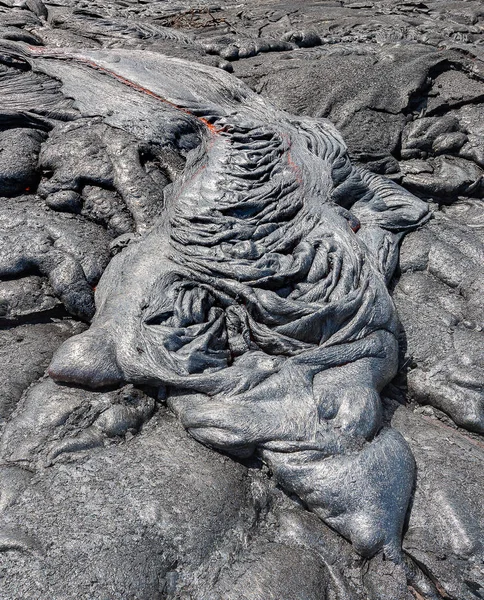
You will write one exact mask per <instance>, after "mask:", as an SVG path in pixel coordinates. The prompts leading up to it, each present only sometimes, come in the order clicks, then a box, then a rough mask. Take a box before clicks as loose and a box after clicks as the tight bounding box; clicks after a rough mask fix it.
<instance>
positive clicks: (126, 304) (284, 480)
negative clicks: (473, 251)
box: [5, 44, 428, 562]
mask: <svg viewBox="0 0 484 600" xmlns="http://www.w3.org/2000/svg"><path fill="white" fill-rule="evenodd" d="M15 48H17V49H15ZM5 51H6V52H10V53H15V52H17V58H18V59H19V60H28V61H29V62H30V63H31V64H32V66H33V68H34V69H35V70H36V71H39V72H43V73H46V74H47V75H49V76H51V77H54V78H56V79H58V80H60V81H61V82H62V84H63V90H64V92H65V93H66V94H67V95H68V96H71V97H74V99H76V100H77V99H78V100H79V102H81V103H82V105H83V106H84V108H88V109H92V112H93V114H95V109H96V102H97V101H98V99H97V98H96V94H95V90H96V85H97V84H98V82H99V78H109V79H111V80H113V81H115V82H116V85H115V90H116V94H117V95H118V100H119V103H118V104H120V105H122V102H123V96H124V95H125V94H127V93H128V90H129V93H132V92H133V90H134V91H136V92H137V93H138V94H139V95H140V96H141V97H149V98H150V99H151V100H152V99H154V100H156V101H157V102H158V103H159V114H160V115H161V116H162V118H163V119H164V120H167V119H168V120H169V119H170V116H172V117H173V118H175V117H176V119H178V120H179V121H180V122H182V123H183V126H184V127H188V128H191V129H192V130H193V131H194V132H195V133H196V137H197V140H198V141H197V143H196V144H195V145H194V147H193V149H192V150H191V151H190V152H189V153H188V155H187V161H186V165H185V167H184V169H183V172H182V173H181V174H180V175H179V176H178V177H177V178H175V179H174V181H173V182H172V183H170V184H168V185H167V186H166V187H165V188H164V193H163V201H162V204H161V205H157V206H153V207H149V210H147V207H146V206H133V207H132V209H133V210H132V212H133V216H134V218H135V221H136V211H137V210H138V211H139V212H140V213H142V214H143V215H145V217H146V215H148V217H146V218H145V221H144V222H143V226H142V227H139V228H138V231H139V235H138V236H137V237H136V238H134V239H132V240H131V241H130V243H129V244H128V246H127V247H126V248H125V249H124V250H123V251H122V252H120V253H119V254H117V255H116V256H115V257H114V258H113V259H112V260H111V262H110V263H109V265H108V267H107V269H106V271H105V272H104V274H103V275H102V277H101V280H100V281H99V284H98V285H97V289H96V292H95V305H96V311H95V314H94V317H93V319H92V323H91V325H90V327H89V329H88V330H87V331H86V332H84V333H82V334H80V335H77V336H74V337H72V338H70V339H69V340H67V341H66V342H65V343H64V344H63V345H62V346H61V347H60V348H59V350H58V351H57V352H56V354H55V355H54V358H53V360H52V362H51V365H50V367H49V374H50V376H51V377H52V378H53V379H54V380H55V381H56V382H59V383H64V384H75V385H80V386H86V387H88V388H93V389H102V388H104V387H107V386H113V385H114V386H115V385H119V384H122V383H133V384H149V385H152V386H162V387H164V388H165V387H166V390H167V402H168V405H169V407H170V408H171V409H172V410H173V411H174V412H175V413H176V414H177V415H178V417H179V418H180V420H181V422H182V423H183V425H184V426H185V427H186V428H187V430H188V431H189V432H190V433H191V435H192V436H193V437H194V438H196V439H197V440H199V441H200V442H202V443H204V444H206V445H208V446H210V447H213V448H217V449H220V450H223V451H226V452H228V453H231V454H234V455H236V456H242V457H247V456H250V455H251V454H253V453H254V452H257V453H258V454H259V455H260V456H261V457H262V459H263V460H264V461H265V462H266V463H267V464H268V465H269V467H270V469H271V470H272V472H273V473H274V475H275V477H276V478H277V480H278V481H279V482H280V484H281V486H282V487H283V488H284V489H286V490H287V491H289V492H291V493H294V494H296V495H297V496H298V497H299V498H300V499H301V500H302V501H303V502H304V503H305V504H306V506H307V507H308V508H309V509H310V510H311V511H313V512H314V513H316V514H317V515H318V516H319V517H321V519H323V520H324V521H325V522H326V523H327V524H329V525H330V526H331V527H333V528H334V529H335V530H336V531H338V532H339V533H341V534H342V535H343V536H345V537H346V538H347V539H349V540H350V541H351V542H352V543H353V545H354V547H355V549H356V550H357V551H358V552H359V553H360V554H362V555H364V556H372V555H374V554H375V553H376V552H377V551H379V550H381V549H383V550H384V552H385V554H386V555H387V556H388V557H390V558H392V559H393V560H394V561H395V562H399V561H400V560H401V550H400V546H401V541H400V537H401V532H402V527H403V522H404V518H405V514H406V510H407V506H408V502H409V498H410V494H411V491H412V486H413V481H414V459H413V457H412V454H411V452H410V449H409V447H408V446H407V443H406V442H405V440H404V439H403V437H402V436H401V435H400V434H399V433H398V432H397V431H395V430H393V429H391V428H388V427H382V414H381V413H382V409H381V401H380V396H379V393H380V391H381V390H382V388H383V387H384V386H385V385H386V384H387V383H388V382H389V381H390V380H391V379H392V378H393V377H394V375H395V373H396V370H397V336H398V329H399V326H398V319H397V315H396V311H395V308H394V305H393V302H392V300H391V298H390V295H389V293H388V290H387V283H388V282H389V280H390V278H391V276H392V274H393V271H394V269H395V266H396V262H397V256H398V243H399V241H400V239H401V237H402V235H403V234H404V233H405V232H406V231H408V230H410V229H412V228H415V227H417V226H418V225H420V224H421V223H423V222H424V221H425V220H426V218H427V216H428V208H427V204H426V203H425V202H423V201H421V200H419V199H418V198H416V197H415V196H413V195H412V194H410V193H409V192H407V191H405V190H404V189H402V188H400V187H399V186H398V185H396V184H395V183H393V182H391V181H389V180H386V179H384V178H383V177H381V176H379V175H376V174H374V173H370V172H369V171H366V170H364V169H363V168H361V167H355V166H352V164H351V162H350V160H349V157H348V153H347V150H346V147H345V144H344V142H343V140H342V138H341V136H340V135H339V133H338V131H337V130H336V129H335V127H334V126H333V125H331V123H330V122H329V121H327V120H324V119H313V118H309V117H296V116H292V115H290V114H288V113H286V112H284V111H282V110H279V109H278V108H276V107H274V106H272V105H271V104H270V103H269V102H268V101H266V100H264V99H263V98H262V97H261V96H259V95H257V94H255V93H254V92H252V91H251V90H250V89H249V88H248V87H246V86H245V85H244V84H243V83H241V82H240V81H239V80H237V79H236V78H234V77H232V76H230V75H229V74H227V73H225V72H224V71H222V70H220V69H215V68H212V67H209V66H206V65H201V64H196V63H191V62H188V61H185V60H182V59H177V58H172V57H168V56H163V55H160V54H154V53H150V52H147V51H137V50H130V51H124V50H118V49H112V50H77V49H72V50H69V49H63V50H58V49H53V50H49V49H44V48H36V47H27V46H20V45H18V46H14V45H12V44H10V46H9V47H8V48H7V49H6V50H5ZM76 79H77V80H79V81H82V93H81V94H79V98H77V97H76V84H75V82H76ZM86 87H90V88H91V89H92V90H93V92H92V93H86V92H85V89H86ZM160 118H161V117H160ZM72 302H74V304H75V299H74V300H72ZM83 303H84V304H85V299H84V298H83V297H82V298H81V299H80V304H79V307H78V313H79V314H80V313H82V310H83V308H82V305H83ZM89 317H90V314H87V315H86V318H89Z"/></svg>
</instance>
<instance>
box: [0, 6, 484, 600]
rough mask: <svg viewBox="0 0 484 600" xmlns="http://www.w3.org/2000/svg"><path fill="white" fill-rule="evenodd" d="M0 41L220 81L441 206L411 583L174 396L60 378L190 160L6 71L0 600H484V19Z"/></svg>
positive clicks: (402, 406)
mask: <svg viewBox="0 0 484 600" xmlns="http://www.w3.org/2000/svg"><path fill="white" fill-rule="evenodd" d="M0 38H1V39H2V40H10V41H21V42H26V43H28V44H30V45H33V46H41V45H46V46H49V47H66V46H68V47H78V48H86V47H89V48H120V47H121V48H138V49H139V48H141V49H143V48H144V49H149V50H151V51H155V52H160V53H164V54H168V55H170V56H180V57H184V58H189V59H191V60H195V61H199V62H205V63H207V64H210V65H214V66H218V67H219V68H221V69H225V70H227V71H230V72H233V73H234V74H235V75H236V76H237V77H239V78H241V79H242V80H243V81H245V82H246V83H247V84H248V85H249V86H250V87H251V88H253V89H254V90H255V91H257V92H258V93H260V94H262V95H264V96H266V97H268V98H270V99H271V101H272V102H273V103H274V104H276V105H278V106H280V107H281V108H284V109H285V110H287V111H289V112H291V113H294V114H301V115H311V116H321V117H327V118H329V119H330V120H331V121H333V122H334V123H335V125H336V126H337V127H338V128H339V129H340V131H341V132H342V133H343V136H344V138H345V141H346V142H347V144H348V146H349V149H350V152H351V156H352V158H353V160H354V161H356V162H359V163H362V164H364V165H366V166H367V168H369V169H370V170H372V171H374V172H376V173H380V174H384V175H386V176H387V177H389V178H391V179H393V180H394V181H396V182H398V183H401V184H402V185H403V186H404V187H406V188H407V189H409V190H411V191H412V192H413V193H414V194H416V195H418V196H419V197H420V198H422V199H424V200H426V201H427V202H428V203H429V206H430V207H431V210H432V219H431V220H430V221H429V222H428V223H427V224H425V225H424V226H422V227H421V228H419V229H418V230H417V231H414V232H411V233H409V234H408V235H406V236H405V238H404V239H403V242H402V246H401V254H400V266H399V270H398V273H397V276H396V277H395V278H394V280H393V281H392V283H391V289H392V293H393V298H394V301H395V303H396V306H397V309H398V313H399V316H400V319H401V322H402V336H401V366H400V372H399V374H398V376H397V378H396V379H395V380H394V382H393V383H392V384H391V385H390V386H388V387H387V388H386V390H385V393H384V401H385V417H386V420H387V421H388V422H389V423H390V422H391V424H392V426H393V427H394V428H396V429H397V430H398V431H400V432H401V433H402V434H403V435H404V437H405V439H406V440H407V441H408V443H409V444H410V446H411V449H412V451H413V454H414V456H415V459H416V463H417V468H418V470H417V478H416V483H415V492H414V496H413V499H412V503H411V507H410V510H409V514H408V517H407V523H406V527H405V535H404V539H403V548H404V551H405V554H406V557H407V561H408V562H407V564H406V566H405V567H404V566H402V565H400V566H395V565H394V564H393V563H392V562H389V561H385V560H384V559H383V557H382V556H378V555H377V556H376V557H374V558H373V559H371V560H370V561H366V560H363V559H362V558H361V557H359V556H358V555H357V554H356V553H355V552H354V551H353V549H352V547H351V545H350V544H349V543H348V542H347V541H345V540H344V539H343V538H341V537H339V536H338V535H337V534H336V533H334V532H333V531H332V530H331V529H330V528H328V527H327V526H326V525H324V524H323V523H322V522H321V521H319V519H317V518H316V517H315V516H314V515H312V514H310V513H309V512H308V511H306V510H305V508H304V506H302V505H301V503H300V502H299V501H298V499H297V498H293V497H289V496H287V495H286V494H285V493H283V491H282V490H280V489H279V488H278V486H277V485H275V484H274V483H273V481H272V479H271V476H270V474H269V473H268V472H266V469H265V467H263V466H262V465H261V464H259V463H258V462H257V461H256V460H253V461H250V460H249V461H240V462H237V461H235V460H233V459H232V458H228V457H226V456H224V455H223V454H221V453H216V452H214V451H212V450H209V449H207V448H205V447H203V446H202V445H200V444H198V443H197V442H195V441H194V440H193V439H192V438H190V436H189V435H188V434H187V433H186V432H185V431H184V430H183V428H182V427H181V425H180V424H179V423H178V422H177V420H176V419H175V418H174V417H173V416H172V415H171V413H170V412H169V411H168V410H167V409H166V408H165V406H164V403H163V400H164V398H163V397H159V396H160V395H159V394H155V393H154V391H153V390H152V389H149V388H146V389H135V388H133V387H131V386H127V387H125V388H122V389H121V390H114V391H107V392H89V391H86V390H83V389H80V388H79V389H78V388H71V387H63V386H57V385H55V384H54V383H53V382H52V381H51V380H50V379H49V378H48V377H46V376H45V375H44V372H45V369H46V368H47V366H48V364H49V361H50V359H51V357H52V354H53V353H54V351H55V350H56V349H57V348H58V346H59V345H60V344H61V343H62V342H63V341H64V340H65V339H66V338H68V337H69V336H71V335H74V334H76V333H79V332H80V331H83V330H84V329H85V327H86V325H85V321H86V320H88V317H89V313H90V311H92V307H90V306H89V301H88V300H86V304H85V306H84V307H82V310H81V309H80V308H79V306H78V305H74V303H73V301H72V297H71V296H72V289H79V286H82V285H85V283H82V282H81V280H80V278H79V276H78V273H79V269H81V271H82V272H83V273H84V274H85V280H87V283H88V284H89V286H91V287H93V286H95V285H96V283H97V281H98V279H99V277H100V275H101V273H102V272H103V270H104V268H105V267H106V265H107V263H108V262H109V259H110V256H111V255H112V254H114V253H116V252H118V251H120V249H121V248H122V246H123V243H126V239H127V238H129V236H130V235H131V234H132V232H133V231H134V230H135V228H138V229H139V228H140V227H142V226H143V218H144V216H143V214H138V215H137V218H136V215H135V218H133V213H132V211H131V212H130V211H129V210H127V205H126V197H128V196H129V195H130V194H131V195H132V193H133V190H135V191H136V193H137V194H138V196H140V197H143V196H146V197H147V198H148V197H149V198H151V199H153V198H156V195H157V194H159V189H160V188H161V187H162V186H163V184H164V183H165V184H166V179H169V178H170V177H172V176H173V173H176V172H177V170H178V171H179V170H180V168H181V166H180V163H179V161H180V159H179V157H176V156H167V155H166V153H165V154H163V155H160V154H159V153H157V150H156V147H153V145H151V146H150V145H147V144H143V141H142V140H143V131H145V130H146V128H149V114H148V113H147V114H141V108H140V107H138V106H137V105H136V104H133V110H132V115H133V123H134V124H135V125H133V127H132V129H134V128H135V126H136V127H138V130H137V137H136V136H135V135H133V137H131V138H129V137H126V136H124V137H123V136H120V135H119V133H117V131H118V130H116V118H117V114H118V113H117V112H116V106H115V103H114V101H113V102H112V103H111V104H110V98H109V97H107V98H104V99H103V101H102V102H100V109H99V114H95V115H93V114H89V115H87V114H84V113H83V112H82V102H81V103H79V102H78V103H77V104H76V103H74V102H73V101H72V100H71V99H69V97H68V94H66V93H65V90H64V92H63V91H62V90H61V88H60V84H59V83H58V82H57V81H56V80H55V79H52V78H48V77H47V76H43V75H40V74H37V73H33V72H31V71H28V70H26V68H25V65H24V64H23V63H18V64H17V63H15V62H12V60H11V59H9V56H8V55H7V54H5V55H4V54H2V52H1V51H0V195H1V197H0V235H1V244H0V279H1V280H0V318H1V331H0V355H1V358H2V360H1V361H0V379H1V381H2V393H1V395H0V423H1V426H2V434H1V440H0V449H1V463H0V481H1V484H0V493H1V496H0V509H1V510H2V523H1V526H0V598H1V599H2V600H34V599H35V600H40V599H42V600H44V599H45V600H46V599H52V600H73V599H79V600H88V599H89V600H115V599H119V600H128V599H129V600H131V599H133V600H135V599H136V600H154V599H158V598H159V599H162V598H167V599H200V600H205V599H206V600H215V599H223V600H241V599H245V600H269V599H271V598H273V599H274V600H276V599H277V600H303V599H307V600H323V599H328V600H332V599H339V600H342V599H355V600H363V599H366V598H368V599H371V600H400V599H402V600H403V599H405V600H409V599H411V598H417V599H422V598H425V599H452V600H476V599H479V598H484V503H483V502H482V497H483V493H484V438H483V437H482V434H483V433H484V346H483V335H482V327H483V319H482V315H483V306H484V301H483V292H484V277H483V275H484V273H483V264H484V262H483V260H484V208H483V204H482V197H483V192H484V178H483V170H484V125H483V123H484V121H483V116H484V82H483V80H484V7H483V6H482V4H481V3H480V2H473V1H469V2H467V1H463V0H461V1H455V2H452V1H450V0H449V1H447V0H434V1H429V2H419V1H414V0H411V1H410V0H406V1H403V2H400V1H398V2H397V1H391V0H370V1H367V2H354V1H336V0H335V1H332V0H328V1H313V2H309V1H308V2H306V1H301V2H298V3H288V2H283V1H269V0H265V1H264V2H254V1H248V0H245V1H243V2H239V3H236V2H230V1H229V2H225V3H224V4H223V5H216V4H209V3H207V2H199V3H196V4H195V3H194V2H188V1H184V2H176V1H175V0H170V1H169V2H155V1H153V0H139V1H138V2H136V1H134V0H119V1H117V2H116V1H114V0H112V1H111V0H94V1H89V2H88V1H85V2H78V1H74V0H71V1H69V0H56V1H55V2H51V3H43V2H41V0H25V1H24V0H2V1H1V2H0ZM88 93H89V90H86V94H88ZM151 133H152V134H153V132H151ZM164 135H167V132H166V131H164ZM187 135H188V134H187ZM152 137H153V135H152ZM187 144H189V140H187ZM160 167H161V168H160ZM160 178H161V179H160ZM163 178H165V181H163ZM60 271H62V273H63V274H64V275H65V273H69V277H70V279H69V282H70V283H69V285H68V286H66V285H65V284H64V283H63V282H64V281H65V278H60V277H59V272H60ZM61 279H62V281H61ZM83 281H84V278H83ZM86 297H87V296H86ZM120 414H121V415H122V416H123V419H122V420H121V422H122V423H123V426H122V427H120V426H119V423H120V419H119V418H118V417H119V415H120Z"/></svg>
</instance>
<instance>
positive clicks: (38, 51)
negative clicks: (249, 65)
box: [29, 46, 223, 134]
mask: <svg viewBox="0 0 484 600" xmlns="http://www.w3.org/2000/svg"><path fill="white" fill-rule="evenodd" d="M29 49H30V50H31V51H32V52H33V53H34V54H44V55H47V57H49V53H48V52H45V51H44V49H41V48H38V47H35V46H29ZM50 57H51V58H57V59H59V60H69V59H70V60H74V61H77V62H80V63H83V64H85V65H87V66H89V67H91V68H92V69H96V70H97V71H101V72H102V73H106V74H107V75H110V76H111V77H113V78H114V79H117V80H118V81H119V82H121V83H122V84H124V85H127V86H129V87H131V88H133V89H135V90H136V91H138V92H141V93H142V94H146V95H147V96H151V97H152V98H155V99H156V100H158V101H159V102H163V103H164V104H168V105H169V106H171V107H173V108H175V109H176V110H180V111H182V112H184V113H186V114H187V115H189V116H190V117H193V118H195V119H197V120H198V121H200V122H201V123H203V124H204V125H205V127H206V128H207V129H208V130H209V131H210V132H211V133H214V134H218V133H221V132H222V131H223V129H221V128H218V127H216V126H215V125H213V124H212V123H210V122H209V121H207V119H204V118H203V117H197V116H196V115H194V114H193V113H191V112H190V111H189V110H188V109H187V108H183V107H181V106H178V105H176V104H175V103H173V102H170V101H169V100H167V99H166V98H163V97H162V96H160V95H158V94H156V93H155V92H152V91H151V90H148V89H147V88H145V87H143V86H141V85H139V84H138V83H135V82H134V81H131V80H130V79H127V78H126V77H123V76H122V75H118V74H117V73H115V72H114V71H111V70H110V69H106V68H105V67H101V66H100V65H98V64H97V63H95V62H94V61H92V60H89V59H87V58H80V57H77V56H69V55H66V56H62V55H56V54H53V53H52V54H50Z"/></svg>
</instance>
